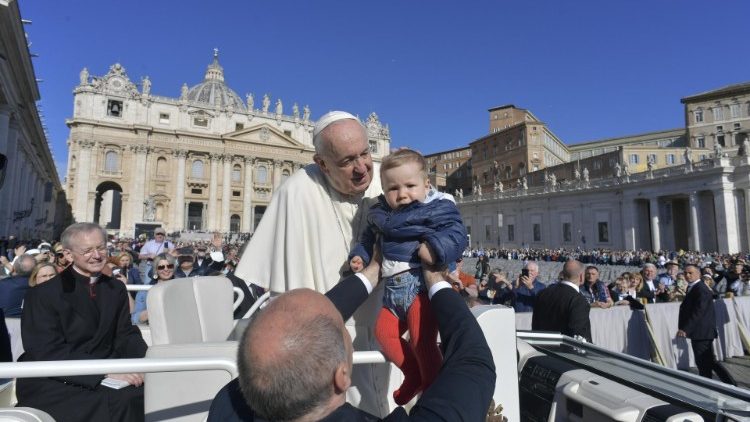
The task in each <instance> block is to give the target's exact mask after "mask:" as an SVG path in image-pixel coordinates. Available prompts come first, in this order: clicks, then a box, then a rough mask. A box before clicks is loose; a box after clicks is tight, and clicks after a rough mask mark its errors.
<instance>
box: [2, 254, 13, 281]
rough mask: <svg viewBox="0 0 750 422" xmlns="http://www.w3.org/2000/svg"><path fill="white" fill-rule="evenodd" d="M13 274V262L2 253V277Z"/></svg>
mask: <svg viewBox="0 0 750 422" xmlns="http://www.w3.org/2000/svg"><path fill="white" fill-rule="evenodd" d="M12 274H13V263H12V262H10V261H9V260H8V257H6V256H5V255H0V278H3V277H9V276H11V275H12Z"/></svg>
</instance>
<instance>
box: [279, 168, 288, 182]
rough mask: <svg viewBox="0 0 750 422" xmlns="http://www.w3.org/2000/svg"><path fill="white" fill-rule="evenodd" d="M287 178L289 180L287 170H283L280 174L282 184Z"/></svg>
mask: <svg viewBox="0 0 750 422" xmlns="http://www.w3.org/2000/svg"><path fill="white" fill-rule="evenodd" d="M288 178H289V170H286V169H285V170H283V171H282V172H281V181H282V182H283V181H284V180H286V179H288Z"/></svg>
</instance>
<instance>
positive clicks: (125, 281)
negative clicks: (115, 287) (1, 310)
mask: <svg viewBox="0 0 750 422" xmlns="http://www.w3.org/2000/svg"><path fill="white" fill-rule="evenodd" d="M115 278H116V279H118V280H120V281H122V283H123V284H128V278H127V277H125V275H124V274H123V273H120V274H117V275H116V276H115Z"/></svg>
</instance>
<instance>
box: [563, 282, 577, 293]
mask: <svg viewBox="0 0 750 422" xmlns="http://www.w3.org/2000/svg"><path fill="white" fill-rule="evenodd" d="M560 283H562V284H565V285H567V286H570V287H572V288H574V289H576V291H577V292H580V290H579V287H578V285H577V284H575V283H573V282H572V281H567V280H565V281H561V282H560Z"/></svg>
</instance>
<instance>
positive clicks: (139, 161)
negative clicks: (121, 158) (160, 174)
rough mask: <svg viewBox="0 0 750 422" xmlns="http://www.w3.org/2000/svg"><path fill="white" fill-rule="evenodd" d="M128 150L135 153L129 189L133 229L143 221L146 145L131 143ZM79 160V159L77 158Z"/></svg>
mask: <svg viewBox="0 0 750 422" xmlns="http://www.w3.org/2000/svg"><path fill="white" fill-rule="evenodd" d="M130 150H131V151H133V154H135V166H134V167H133V175H132V176H133V177H132V179H131V180H132V182H131V189H130V192H131V194H130V218H131V219H132V221H131V222H130V224H131V227H128V229H131V228H132V229H135V224H136V223H139V222H142V221H143V201H144V200H145V197H146V154H148V147H147V146H145V145H133V146H131V147H130ZM79 162H80V160H79Z"/></svg>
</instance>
